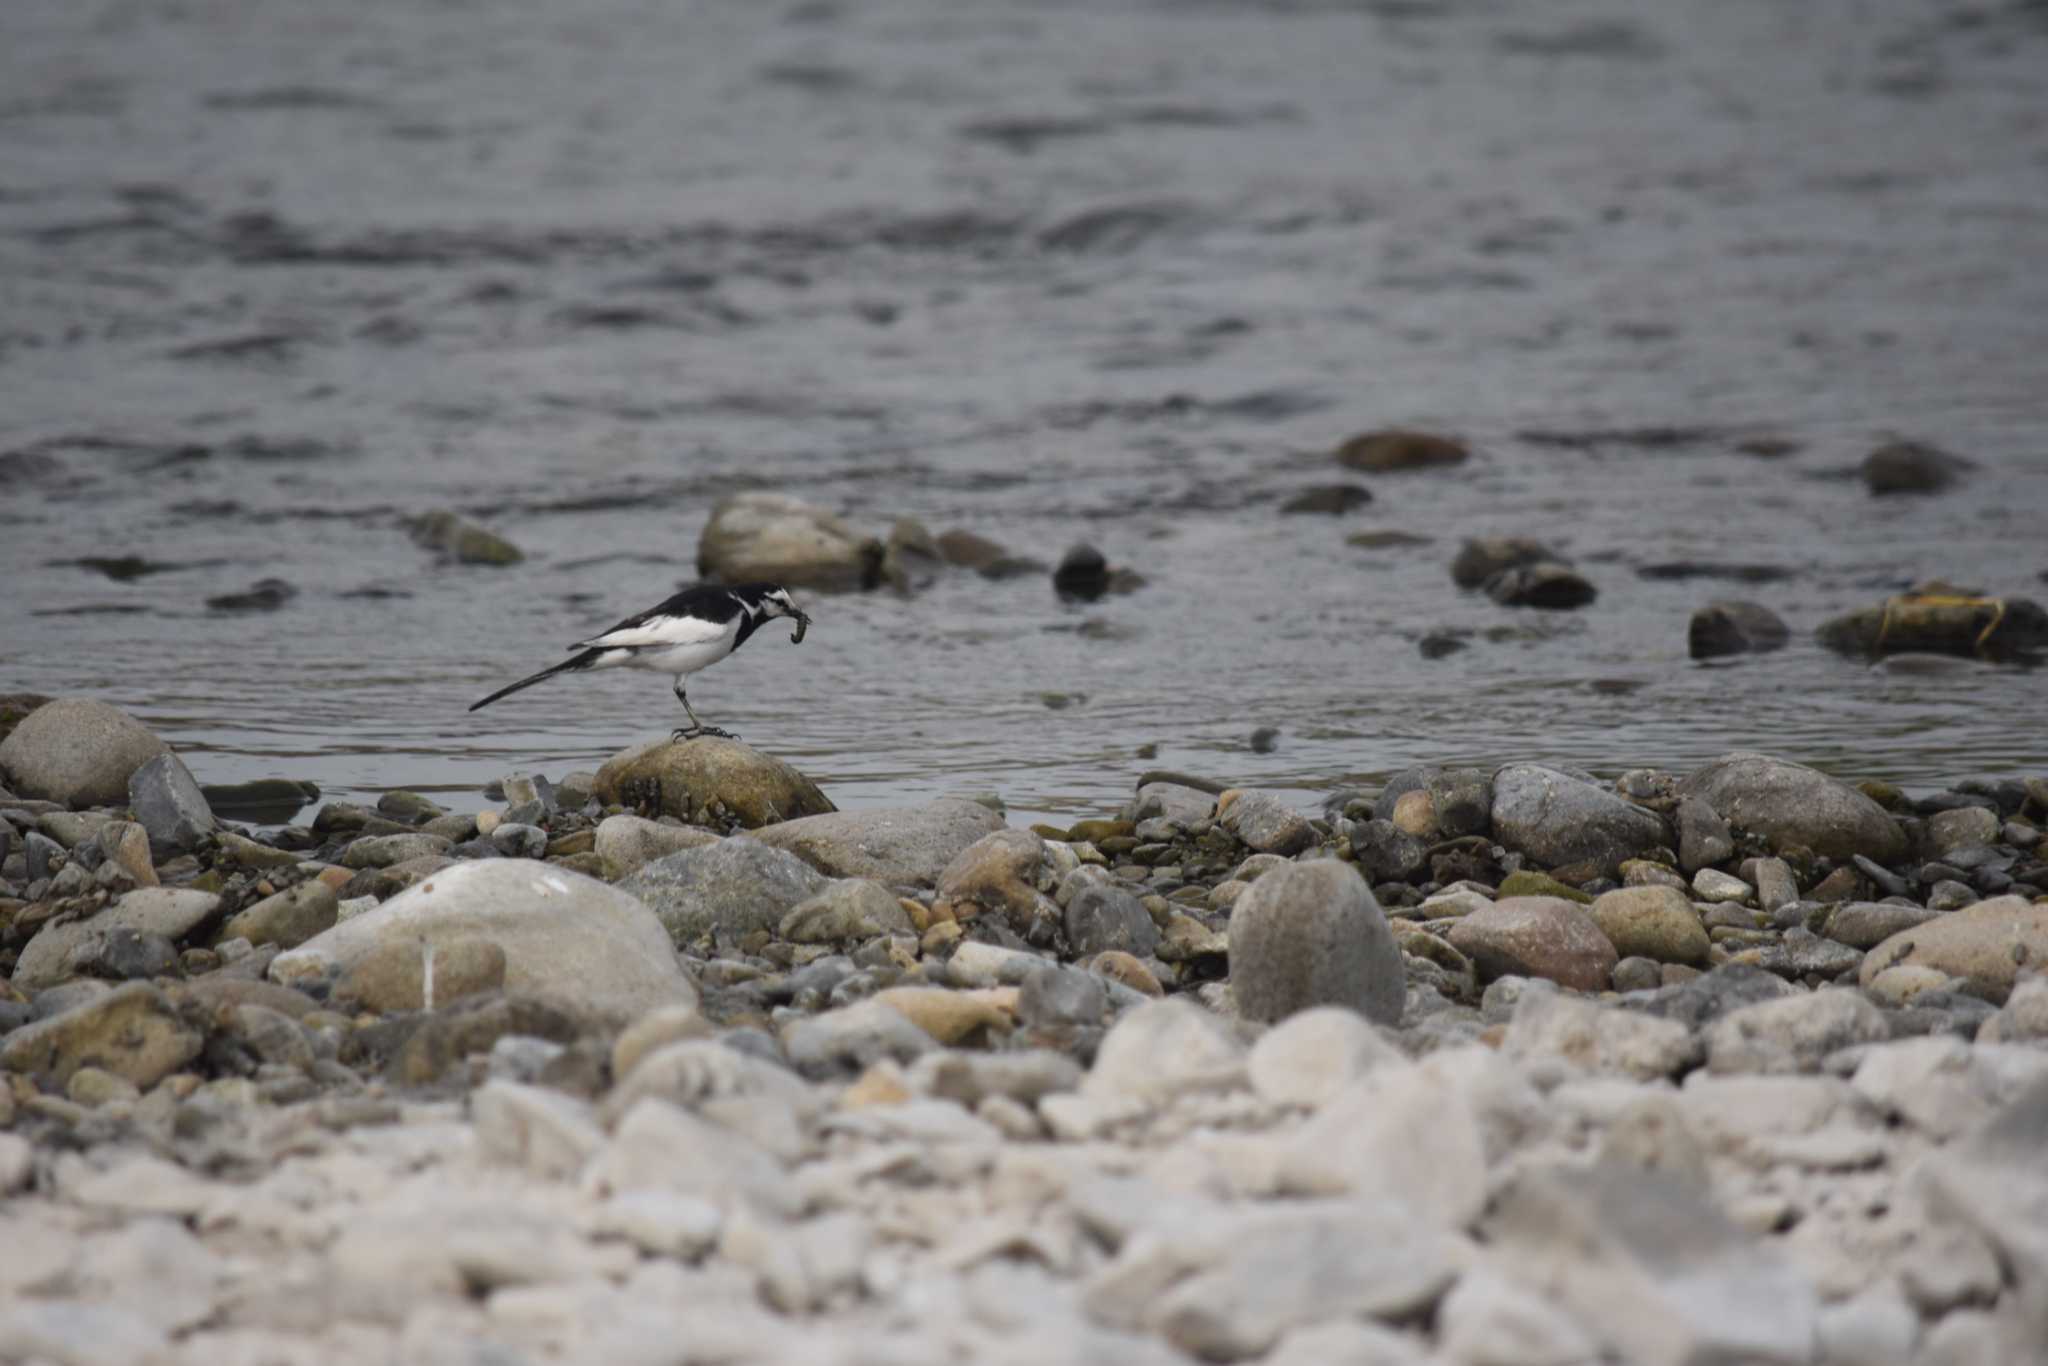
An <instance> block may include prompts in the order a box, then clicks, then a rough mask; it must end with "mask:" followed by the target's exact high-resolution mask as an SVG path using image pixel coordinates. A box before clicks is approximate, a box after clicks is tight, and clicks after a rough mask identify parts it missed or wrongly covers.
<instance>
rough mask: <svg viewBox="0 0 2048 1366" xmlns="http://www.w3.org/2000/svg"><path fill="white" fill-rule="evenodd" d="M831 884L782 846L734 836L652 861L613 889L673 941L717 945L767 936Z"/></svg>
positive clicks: (623, 879)
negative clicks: (638, 905)
mask: <svg viewBox="0 0 2048 1366" xmlns="http://www.w3.org/2000/svg"><path fill="white" fill-rule="evenodd" d="M830 881H831V879H830V878H827V877H826V876H825V875H824V874H823V873H821V872H819V871H818V870H817V869H815V868H813V867H811V865H810V864H808V863H805V862H804V861H803V860H802V859H800V858H798V857H797V856H796V855H795V854H792V853H790V852H789V851H787V850H785V849H771V848H769V847H768V846H767V845H765V844H762V843H761V842H760V841H758V840H755V839H751V838H749V837H747V836H745V835H735V836H733V837H732V838H731V839H725V840H720V841H719V842H718V843H717V844H707V845H705V846H704V847H702V848H700V849H682V850H678V851H677V852H676V853H673V854H668V855H665V856H663V857H661V858H658V859H656V860H655V861H654V862H652V863H649V864H647V865H645V866H643V867H642V868H640V869H639V870H638V871H636V872H633V873H631V874H628V875H627V876H626V877H624V878H622V879H620V881H619V884H618V889H619V890H620V891H621V892H624V893H626V894H627V895H629V896H632V897H636V898H638V899H639V900H640V901H642V902H643V903H645V904H646V905H647V906H648V907H649V908H650V909H651V910H652V911H653V912H654V915H655V917H656V919H657V921H658V922H659V923H660V925H661V927H662V929H663V930H664V931H665V932H666V933H667V934H668V935H669V937H670V939H671V940H672V941H673V942H674V943H676V944H695V943H697V942H699V941H701V940H705V939H709V940H711V941H713V942H714V943H721V944H723V943H731V942H732V941H734V940H736V939H738V938H740V937H741V936H743V935H747V934H751V933H753V932H755V931H757V930H765V931H769V932H771V933H772V932H773V931H774V930H775V929H776V928H777V927H778V926H780V925H781V923H782V918H783V917H784V916H786V915H788V914H789V913H790V912H791V911H793V910H795V909H796V908H797V907H798V906H800V905H802V904H803V903H804V902H806V901H808V900H810V899H811V898H812V897H814V896H816V895H817V894H818V893H819V892H822V891H823V890H825V887H826V885H827V884H828V883H829V882H830Z"/></svg>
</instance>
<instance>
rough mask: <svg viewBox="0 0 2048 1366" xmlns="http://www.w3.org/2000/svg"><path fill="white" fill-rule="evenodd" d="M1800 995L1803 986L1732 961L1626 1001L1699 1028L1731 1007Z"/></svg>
mask: <svg viewBox="0 0 2048 1366" xmlns="http://www.w3.org/2000/svg"><path fill="white" fill-rule="evenodd" d="M1800 994H1801V989H1800V988H1799V987H1796V986H1793V985H1792V984H1791V983H1790V982H1787V981H1786V980H1785V979H1784V978H1782V977H1780V976H1778V975H1777V974H1776V973H1772V972H1766V971H1765V970H1764V969H1762V968H1760V967H1757V966H1755V965H1753V964H1749V963H1730V964H1728V965H1727V966H1725V967H1719V968H1715V969H1714V970H1713V971H1712V972H1708V973H1703V974H1701V975H1700V976H1698V977H1695V978H1693V979H1692V980H1691V981H1688V982H1680V983H1679V984H1678V985H1676V986H1669V987H1663V988H1661V989H1659V990H1657V991H1654V992H1651V993H1650V994H1649V995H1647V996H1635V997H1630V998H1629V999H1628V1000H1626V1001H1624V1002H1622V1004H1623V1005H1624V1006H1625V1007H1627V1008H1629V1009H1633V1010H1640V1011H1642V1012H1643V1013H1644V1014H1646V1015H1655V1016H1657V1017H1658V1018H1659V1019H1665V1020H1676V1021H1678V1022H1679V1023H1680V1024H1682V1025H1684V1026H1686V1027H1687V1028H1688V1029H1698V1028H1700V1027H1701V1026H1703V1025H1707V1024H1711V1023H1713V1022H1714V1021H1715V1020H1718V1019H1720V1018H1721V1017H1722V1016H1723V1015H1726V1014H1727V1013H1728V1012H1730V1011H1731V1010H1740V1009H1741V1008H1742V1007H1744V1006H1753V1005H1756V1004H1757V1003H1758V1002H1761V1001H1776V1000H1780V999H1782V998H1784V997H1787V996H1796V995H1800Z"/></svg>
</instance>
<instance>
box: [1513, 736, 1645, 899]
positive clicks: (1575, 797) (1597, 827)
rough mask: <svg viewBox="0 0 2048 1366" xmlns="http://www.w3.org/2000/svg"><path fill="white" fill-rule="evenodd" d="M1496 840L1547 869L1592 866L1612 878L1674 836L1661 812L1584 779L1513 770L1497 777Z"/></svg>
mask: <svg viewBox="0 0 2048 1366" xmlns="http://www.w3.org/2000/svg"><path fill="white" fill-rule="evenodd" d="M1493 837H1494V839H1496V840H1498V841H1499V842H1500V843H1501V844H1503V845H1505V846H1506V847H1507V848H1509V849H1512V850H1515V851H1516V852H1517V853H1522V854H1526V855H1528V856H1529V857H1530V858H1532V859H1534V860H1535V861H1536V862H1537V864H1538V865H1540V866H1542V867H1545V868H1562V867H1564V866H1565V865H1567V864H1572V863H1588V862H1590V863H1597V864H1599V865H1600V866H1601V868H1603V869H1605V870H1606V871H1607V873H1608V874H1610V875H1612V874H1613V873H1614V872H1615V870H1616V869H1617V868H1618V867H1619V866H1620V864H1621V862H1622V860H1624V859H1631V858H1637V857H1640V856H1642V855H1644V854H1647V853H1649V852H1650V851H1651V850H1653V849H1660V848H1663V847H1664V846H1665V845H1666V844H1668V843H1669V841H1670V839H1671V833H1670V830H1669V828H1668V827H1667V826H1666V825H1665V824H1664V818H1663V817H1662V816H1659V815H1658V814H1657V813H1656V812H1654V811H1650V810H1648V809H1646V808H1644V807H1640V806H1637V805H1636V804H1635V803H1634V802H1632V801H1629V800H1628V799H1627V798H1626V797H1622V796H1620V795H1618V794H1616V793H1614V792H1610V791H1608V790H1607V789H1606V788H1604V787H1599V786H1597V785H1595V784H1593V783H1589V782H1587V781H1586V780H1585V779H1583V778H1574V777H1573V776H1572V775H1571V774H1569V773H1563V772H1560V771H1559V770H1557V769H1554V768H1545V767H1543V766H1542V765H1540V764H1509V765H1507V766H1506V767H1505V768H1502V769H1500V770H1499V771H1497V772H1496V773H1495V774H1494V775H1493Z"/></svg>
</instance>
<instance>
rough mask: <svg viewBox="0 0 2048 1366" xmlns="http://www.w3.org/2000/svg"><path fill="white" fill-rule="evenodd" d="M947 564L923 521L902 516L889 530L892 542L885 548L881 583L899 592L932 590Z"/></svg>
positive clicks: (883, 550)
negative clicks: (922, 589)
mask: <svg viewBox="0 0 2048 1366" xmlns="http://www.w3.org/2000/svg"><path fill="white" fill-rule="evenodd" d="M944 563H945V559H944V557H943V556H942V555H941V554H940V553H939V547H938V543H937V542H936V541H934V540H933V539H932V533H931V532H930V531H929V530H927V529H926V527H925V524H924V523H923V522H920V521H918V520H917V519H916V518H915V517H903V518H899V519H898V520H897V522H896V525H894V526H892V527H890V528H889V539H888V541H887V542H885V543H884V545H883V549H882V581H883V582H884V583H886V584H888V585H889V586H890V587H891V588H894V589H895V590H896V591H897V592H899V593H910V592H915V591H917V590H918V589H921V588H928V587H930V586H931V583H932V581H933V580H934V579H936V578H937V577H938V575H939V570H940V568H941V566H942V565H943V564H944Z"/></svg>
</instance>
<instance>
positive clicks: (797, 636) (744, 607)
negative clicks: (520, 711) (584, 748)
mask: <svg viewBox="0 0 2048 1366" xmlns="http://www.w3.org/2000/svg"><path fill="white" fill-rule="evenodd" d="M778 617H788V618H790V619H791V620H793V621H795V622H796V630H795V631H794V632H792V633H791V635H790V637H789V639H790V643H791V644H795V643H797V642H799V641H801V640H802V639H803V638H804V632H805V631H807V630H809V629H810V625H811V619H810V617H809V616H807V615H805V613H804V611H803V609H802V608H800V607H798V606H797V605H796V603H795V602H793V601H791V599H790V596H789V590H788V589H787V588H784V587H782V586H781V585H779V584H773V583H737V584H733V585H732V586H730V587H727V586H725V585H722V584H697V585H695V586H694V587H691V588H685V589H684V590H683V591H682V592H680V593H677V594H676V595H675V596H674V597H672V598H669V599H668V600H667V601H665V602H662V603H660V604H659V605H657V606H654V607H650V608H648V609H647V610H646V611H644V612H636V613H635V614H633V615H632V616H630V617H627V618H626V619H625V620H624V621H622V622H620V623H619V624H618V625H616V626H614V627H612V628H611V629H610V630H609V631H606V632H604V633H603V634H601V635H595V636H592V637H591V638H590V639H588V640H579V641H577V642H576V643H575V644H574V645H571V646H570V647H569V648H570V649H572V650H580V651H581V652H582V653H580V654H578V655H576V656H575V657H573V658H571V659H565V660H563V661H562V662H561V663H560V664H557V665H555V666H554V667H553V668H552V669H542V670H541V671H540V672H539V673H537V674H534V675H533V676H532V677H530V678H522V679H520V680H519V681H518V682H517V683H514V684H511V685H510V686H509V687H503V688H500V689H498V690H497V691H496V692H494V693H492V694H491V695H490V696H489V697H486V698H484V699H483V700H482V701H481V702H476V703H473V704H471V706H470V708H469V709H470V710H471V711H475V710H476V709H477V708H478V707H488V706H489V705H490V704H491V703H493V702H495V701H497V700H498V699H499V698H501V697H509V696H510V695H511V694H513V693H516V692H518V691H519V690H520V689H521V688H530V687H532V686H533V685H534V684H536V683H538V682H540V681H541V680H542V679H544V678H553V677H554V676H555V675H556V674H560V673H575V672H578V671H581V670H584V669H618V668H627V669H653V670H656V671H657V672H660V673H665V674H674V675H675V679H676V682H675V694H676V700H677V701H678V702H681V703H682V704H683V713H684V715H686V716H688V717H689V718H690V724H689V725H687V726H683V727H680V728H678V729H677V730H676V732H675V738H676V739H678V740H681V739H686V738H690V737H694V736H698V735H722V736H724V737H726V738H727V739H736V738H737V737H736V736H734V735H733V733H732V732H731V731H726V730H720V729H718V728H717V727H716V726H707V725H705V724H704V723H703V722H702V721H699V720H698V719H697V713H696V711H695V710H694V709H692V708H691V706H690V699H689V697H688V696H687V695H686V694H685V693H684V691H683V680H684V679H685V678H687V677H689V676H690V675H691V674H693V673H695V672H697V670H699V669H708V668H710V667H711V666H712V665H713V664H716V663H717V662H718V661H719V660H721V659H724V658H725V657H726V656H727V655H729V654H731V653H732V652H733V651H734V650H737V649H739V647H740V646H742V645H744V644H746V643H747V637H748V636H751V635H753V634H754V632H755V631H756V630H758V629H760V628H761V627H762V626H763V625H765V624H766V623H768V622H770V621H773V620H775V619H776V618H778Z"/></svg>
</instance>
